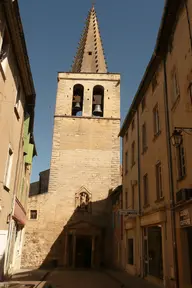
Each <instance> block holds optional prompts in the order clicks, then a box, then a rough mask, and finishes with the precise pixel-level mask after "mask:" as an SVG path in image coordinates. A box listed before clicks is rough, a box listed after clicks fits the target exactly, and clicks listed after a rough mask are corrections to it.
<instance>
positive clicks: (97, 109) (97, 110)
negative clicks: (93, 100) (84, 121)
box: [93, 104, 102, 116]
mask: <svg viewBox="0 0 192 288" xmlns="http://www.w3.org/2000/svg"><path fill="white" fill-rule="evenodd" d="M93 115H95V116H102V110H101V105H100V104H96V105H95V109H94V111H93Z"/></svg>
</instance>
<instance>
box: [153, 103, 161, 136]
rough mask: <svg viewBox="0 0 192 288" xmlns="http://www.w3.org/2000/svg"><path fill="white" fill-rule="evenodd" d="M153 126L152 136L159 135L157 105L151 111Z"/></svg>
mask: <svg viewBox="0 0 192 288" xmlns="http://www.w3.org/2000/svg"><path fill="white" fill-rule="evenodd" d="M153 126H154V135H155V136H157V135H159V133H160V121H159V109H158V105H156V106H155V108H154V109H153Z"/></svg>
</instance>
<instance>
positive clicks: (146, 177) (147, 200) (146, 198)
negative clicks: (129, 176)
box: [143, 174, 149, 206]
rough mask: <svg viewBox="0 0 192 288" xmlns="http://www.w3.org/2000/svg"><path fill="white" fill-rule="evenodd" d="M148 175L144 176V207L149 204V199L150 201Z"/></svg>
mask: <svg viewBox="0 0 192 288" xmlns="http://www.w3.org/2000/svg"><path fill="white" fill-rule="evenodd" d="M148 193H149V191H148V174H145V175H144V176H143V194H144V206H145V205H147V204H148V202H149V199H148V195H149V194H148Z"/></svg>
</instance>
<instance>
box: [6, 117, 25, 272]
mask: <svg viewBox="0 0 192 288" xmlns="http://www.w3.org/2000/svg"><path fill="white" fill-rule="evenodd" d="M23 124H24V120H23V122H22V125H21V131H20V141H19V148H18V152H17V153H18V154H17V155H18V157H17V163H16V170H15V171H16V172H15V180H14V188H13V200H12V207H11V213H10V222H9V227H8V239H7V250H6V258H5V263H4V268H5V273H7V272H8V265H9V264H10V263H9V260H10V256H11V255H10V247H11V242H12V233H13V225H12V223H13V221H14V220H13V215H14V210H15V201H16V189H17V177H18V175H19V160H20V149H21V147H22V145H23V144H22V143H23V137H22V136H23Z"/></svg>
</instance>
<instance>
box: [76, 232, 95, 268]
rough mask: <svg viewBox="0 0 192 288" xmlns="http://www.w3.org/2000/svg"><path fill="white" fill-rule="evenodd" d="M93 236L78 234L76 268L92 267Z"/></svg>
mask: <svg viewBox="0 0 192 288" xmlns="http://www.w3.org/2000/svg"><path fill="white" fill-rule="evenodd" d="M91 254H92V238H91V237H90V236H77V238H76V255H75V266H76V268H91Z"/></svg>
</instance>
